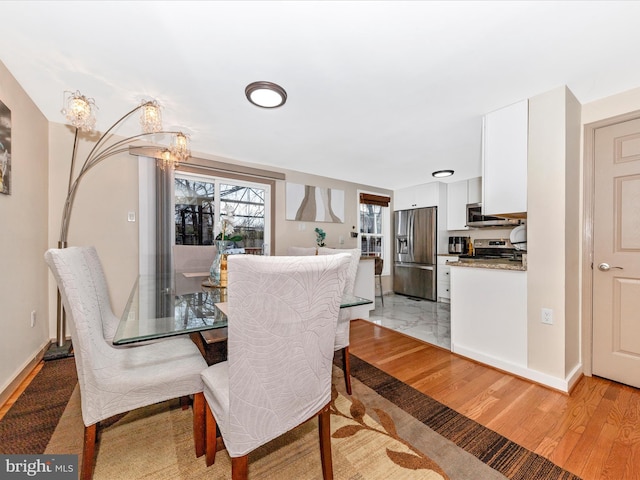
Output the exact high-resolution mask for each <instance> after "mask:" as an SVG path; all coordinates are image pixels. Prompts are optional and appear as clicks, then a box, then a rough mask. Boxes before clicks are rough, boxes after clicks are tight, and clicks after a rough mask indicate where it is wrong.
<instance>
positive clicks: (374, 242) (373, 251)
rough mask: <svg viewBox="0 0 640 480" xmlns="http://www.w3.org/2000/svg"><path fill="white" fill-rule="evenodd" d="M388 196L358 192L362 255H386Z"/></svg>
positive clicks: (383, 256)
mask: <svg viewBox="0 0 640 480" xmlns="http://www.w3.org/2000/svg"><path fill="white" fill-rule="evenodd" d="M389 201H390V199H389V197H385V196H381V195H373V194H367V193H361V194H360V249H361V250H362V255H363V256H371V257H380V258H383V259H384V258H385V257H386V250H387V246H386V237H387V236H388V235H389V219H388V215H389V213H388V210H389Z"/></svg>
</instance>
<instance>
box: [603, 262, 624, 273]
mask: <svg viewBox="0 0 640 480" xmlns="http://www.w3.org/2000/svg"><path fill="white" fill-rule="evenodd" d="M612 268H617V269H619V270H623V268H622V267H612V266H610V265H609V264H608V263H601V264H600V265H598V269H599V270H602V271H603V272H608V271H609V270H611V269H612Z"/></svg>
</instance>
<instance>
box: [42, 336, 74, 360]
mask: <svg viewBox="0 0 640 480" xmlns="http://www.w3.org/2000/svg"><path fill="white" fill-rule="evenodd" d="M66 357H73V353H71V340H67V341H66V342H64V345H63V346H61V347H60V346H58V343H57V342H51V345H49V348H48V349H47V351H46V352H45V353H44V357H43V358H44V360H45V361H47V360H57V359H59V358H66Z"/></svg>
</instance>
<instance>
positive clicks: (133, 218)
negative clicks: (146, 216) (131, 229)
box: [127, 212, 136, 222]
mask: <svg viewBox="0 0 640 480" xmlns="http://www.w3.org/2000/svg"><path fill="white" fill-rule="evenodd" d="M127 221H128V222H135V221H136V212H129V213H127Z"/></svg>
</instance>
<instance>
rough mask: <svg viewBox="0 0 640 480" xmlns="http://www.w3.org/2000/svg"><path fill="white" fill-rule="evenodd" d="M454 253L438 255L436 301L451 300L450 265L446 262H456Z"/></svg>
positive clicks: (445, 301) (446, 301)
mask: <svg viewBox="0 0 640 480" xmlns="http://www.w3.org/2000/svg"><path fill="white" fill-rule="evenodd" d="M457 261H458V257H457V256H454V255H438V275H437V277H438V301H439V302H444V303H449V302H450V301H451V267H449V265H448V262H457Z"/></svg>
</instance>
